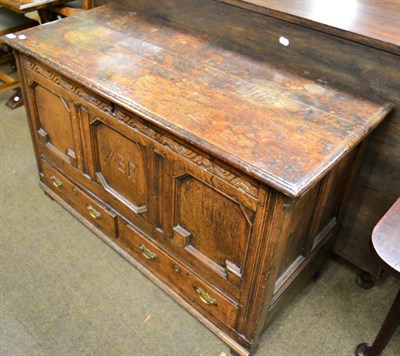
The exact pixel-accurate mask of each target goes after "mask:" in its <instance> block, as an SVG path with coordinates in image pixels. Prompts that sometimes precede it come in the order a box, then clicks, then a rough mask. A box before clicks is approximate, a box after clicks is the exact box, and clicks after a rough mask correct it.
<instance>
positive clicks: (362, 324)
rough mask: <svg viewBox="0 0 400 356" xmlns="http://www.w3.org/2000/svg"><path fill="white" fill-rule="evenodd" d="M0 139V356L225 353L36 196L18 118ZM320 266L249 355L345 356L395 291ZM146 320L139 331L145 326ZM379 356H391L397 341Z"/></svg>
mask: <svg viewBox="0 0 400 356" xmlns="http://www.w3.org/2000/svg"><path fill="white" fill-rule="evenodd" d="M8 96H9V93H6V94H2V95H0V117H1V120H0V125H1V126H0V130H1V137H0V139H1V141H0V143H1V148H0V154H1V156H0V157H1V158H0V163H1V167H0V169H1V176H0V179H1V190H0V191H1V213H0V215H1V239H0V243H1V246H0V253H1V255H0V266H1V269H0V277H1V285H0V286H1V299H0V302H1V304H0V305H1V314H0V317H1V318H0V321H1V329H0V355H1V356H5V355H13V356H14V355H17V356H19V355H41V356H42V355H49V356H50V355H51V356H53V355H105V356H112V355H216V356H218V355H219V354H220V353H221V352H228V348H227V347H226V346H225V345H224V344H223V343H222V342H221V341H220V340H219V339H218V338H217V337H216V336H214V334H212V333H211V332H210V331H208V329H206V328H205V327H204V326H203V325H202V324H200V323H199V322H197V321H196V320H195V319H194V318H193V317H192V316H190V315H189V314H188V313H187V312H185V311H184V310H182V309H181V308H180V307H179V306H178V305H177V304H176V303H175V302H173V301H172V300H171V299H170V298H169V297H168V296H166V295H165V294H164V293H163V292H162V291H161V290H160V289H159V288H158V287H156V286H155V285H153V284H152V283H151V282H150V281H149V280H147V279H146V278H145V277H144V276H143V275H141V274H140V273H139V272H138V271H137V270H136V269H135V268H133V267H132V266H131V265H130V264H129V263H127V262H126V261H125V260H124V259H123V258H121V257H120V256H119V255H118V254H117V253H115V252H114V251H112V250H111V249H110V248H109V247H108V246H107V245H106V244H104V243H103V242H102V241H101V240H99V239H98V238H97V237H96V236H95V235H94V234H93V233H91V232H90V231H89V230H88V229H87V228H85V227H84V226H83V225H82V224H81V223H79V222H78V221H76V220H75V219H74V218H73V217H72V216H71V215H70V214H69V213H67V212H66V211H65V210H63V209H62V208H61V207H60V206H59V205H57V204H56V203H55V202H53V201H51V200H50V199H49V198H47V197H46V196H45V195H44V194H43V193H42V191H41V190H40V189H39V188H38V177H37V168H36V164H35V161H34V156H33V151H32V146H31V143H30V135H29V132H28V127H27V122H26V116H25V111H24V108H20V109H17V110H14V111H11V110H9V109H8V108H6V107H5V106H4V101H5V99H6V98H7V97H8ZM354 276H355V270H354V269H353V268H352V267H351V266H349V265H347V264H345V263H344V262H342V261H339V260H334V259H331V260H329V261H328V262H327V265H326V268H325V269H324V271H323V273H322V275H321V277H320V279H319V280H318V281H316V282H313V283H311V284H310V285H308V286H307V287H306V288H305V290H304V291H303V292H302V293H301V294H300V295H299V296H298V297H297V298H296V299H295V301H294V302H293V303H291V304H290V305H289V306H288V307H287V308H286V309H285V310H284V311H283V312H282V313H281V314H280V315H279V317H278V318H277V319H276V321H275V322H274V323H273V324H272V325H271V326H270V327H269V328H268V329H267V331H266V332H265V333H264V334H263V337H262V340H261V344H260V347H259V351H258V355H318V356H320V355H332V356H333V355H335V356H337V355H353V354H354V348H355V346H356V345H357V344H358V343H360V342H362V341H372V340H373V338H374V337H375V334H376V332H377V331H378V329H379V327H380V325H381V322H382V320H383V318H384V317H385V315H386V312H387V311H388V308H389V306H390V305H391V303H392V301H393V299H394V296H395V294H396V293H397V290H398V288H399V287H400V284H399V283H398V282H397V281H395V280H394V279H393V278H388V279H387V280H386V281H385V282H383V283H380V284H378V285H377V286H376V287H375V288H373V289H371V290H367V291H366V290H361V289H359V288H358V287H357V286H356V285H355V283H354ZM149 316H151V318H150V319H149V320H148V321H147V322H146V323H145V322H144V321H145V319H148V317H149ZM384 355H387V356H389V355H392V356H399V355H400V334H399V332H397V334H396V335H395V336H394V338H393V339H392V341H391V343H390V344H389V345H388V347H387V349H386V351H385V353H384Z"/></svg>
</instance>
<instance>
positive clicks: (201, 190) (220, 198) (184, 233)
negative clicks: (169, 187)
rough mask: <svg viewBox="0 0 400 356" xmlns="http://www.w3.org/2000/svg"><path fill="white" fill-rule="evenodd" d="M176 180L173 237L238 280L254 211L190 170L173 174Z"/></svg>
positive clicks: (199, 258)
mask: <svg viewBox="0 0 400 356" xmlns="http://www.w3.org/2000/svg"><path fill="white" fill-rule="evenodd" d="M175 184H176V186H175V197H174V198H175V204H174V205H175V209H174V216H175V221H174V229H173V235H172V237H173V239H174V240H175V241H176V242H177V244H178V245H180V246H181V247H182V248H184V251H185V252H186V253H189V254H190V255H191V256H192V258H193V257H196V258H197V259H198V260H200V261H201V262H202V263H204V264H205V265H207V266H208V267H209V268H211V269H213V270H215V271H217V272H219V273H220V274H223V275H224V276H225V277H227V278H228V279H230V280H231V279H232V281H233V282H234V283H235V284H238V283H239V281H238V278H239V279H240V278H241V270H242V268H243V266H244V263H245V261H244V256H245V254H246V249H247V244H248V241H249V239H250V234H251V231H252V226H253V218H254V212H252V211H251V210H249V209H245V208H243V207H242V206H241V205H240V203H238V202H236V201H234V200H233V199H232V198H230V197H229V196H227V195H226V194H224V193H223V192H220V191H217V190H216V189H214V188H212V187H211V186H209V185H207V184H205V183H204V182H202V181H200V180H198V179H197V178H194V177H193V176H191V175H189V174H184V175H181V176H179V177H176V178H175ZM227 212H229V213H227ZM229 276H231V277H232V278H231V277H229Z"/></svg>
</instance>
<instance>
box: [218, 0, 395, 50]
mask: <svg viewBox="0 0 400 356" xmlns="http://www.w3.org/2000/svg"><path fill="white" fill-rule="evenodd" d="M218 1H221V2H225V3H228V4H234V5H236V6H238V7H242V8H245V9H249V10H252V11H256V12H260V13H262V14H266V15H269V16H273V17H276V18H279V19H282V20H285V21H289V22H292V23H298V24H301V25H304V26H307V27H310V28H313V29H316V30H319V31H323V32H326V33H329V34H332V35H335V36H338V37H341V38H345V39H348V40H351V41H355V42H358V43H361V44H365V45H368V46H372V47H375V48H378V49H381V50H384V51H389V52H392V53H395V54H400V50H399V46H400V1H399V0H382V1H363V0H351V1H335V0H328V1H324V2H321V1H319V0H307V1H304V0H283V1H282V0H279V1H278V0H218Z"/></svg>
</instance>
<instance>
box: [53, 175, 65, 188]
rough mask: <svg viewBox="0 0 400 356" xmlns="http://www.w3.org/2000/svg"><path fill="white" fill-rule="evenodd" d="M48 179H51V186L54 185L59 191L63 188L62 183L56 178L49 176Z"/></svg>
mask: <svg viewBox="0 0 400 356" xmlns="http://www.w3.org/2000/svg"><path fill="white" fill-rule="evenodd" d="M50 179H51V181H52V183H53V185H54V186H55V187H56V188H58V189H61V188H63V187H64V184H63V182H61V181H60V180H59V179H58V178H57V177H55V176H51V177H50Z"/></svg>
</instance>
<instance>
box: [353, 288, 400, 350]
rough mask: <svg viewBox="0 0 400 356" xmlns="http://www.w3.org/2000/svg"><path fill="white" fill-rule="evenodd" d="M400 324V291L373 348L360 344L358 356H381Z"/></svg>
mask: <svg viewBox="0 0 400 356" xmlns="http://www.w3.org/2000/svg"><path fill="white" fill-rule="evenodd" d="M399 324H400V291H399V293H398V294H397V296H396V299H395V300H394V302H393V304H392V307H391V308H390V310H389V313H388V315H387V316H386V319H385V321H384V322H383V325H382V327H381V329H380V330H379V333H378V335H377V336H376V338H375V341H374V343H373V344H372V346H369V345H368V344H365V343H363V344H360V345H358V346H357V349H356V355H357V356H379V355H380V354H381V353H382V351H383V350H384V348H385V347H386V345H387V344H388V342H389V341H390V339H391V337H392V336H393V334H394V333H395V331H396V329H397V328H398V327H399Z"/></svg>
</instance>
